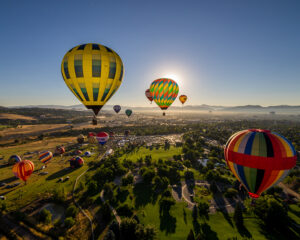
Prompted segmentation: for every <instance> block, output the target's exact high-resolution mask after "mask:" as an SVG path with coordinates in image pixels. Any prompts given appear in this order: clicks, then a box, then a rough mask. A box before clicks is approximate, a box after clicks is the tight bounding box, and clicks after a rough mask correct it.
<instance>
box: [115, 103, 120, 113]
mask: <svg viewBox="0 0 300 240" xmlns="http://www.w3.org/2000/svg"><path fill="white" fill-rule="evenodd" d="M113 108H114V110H115V112H116V113H119V112H120V111H121V106H120V105H115V106H114V107H113Z"/></svg>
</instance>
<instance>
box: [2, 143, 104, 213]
mask: <svg viewBox="0 0 300 240" xmlns="http://www.w3.org/2000/svg"><path fill="white" fill-rule="evenodd" d="M62 144H63V145H65V146H68V145H69V146H72V147H71V150H70V151H71V152H72V151H74V150H76V149H81V150H90V151H92V152H93V151H94V150H92V149H94V148H95V146H89V145H86V146H83V147H79V146H78V145H77V144H75V138H57V139H49V140H44V141H39V142H32V143H28V144H24V145H20V146H15V147H7V148H1V151H0V153H1V155H2V156H4V159H3V160H2V161H1V163H2V164H5V163H6V162H7V159H8V157H9V156H10V155H12V154H18V155H20V156H22V155H23V154H24V153H25V152H27V151H28V150H30V151H31V152H33V151H42V150H50V151H54V149H55V146H57V145H62ZM95 150H96V148H95ZM28 156H31V158H30V160H31V161H32V162H33V163H34V165H35V171H34V173H33V174H32V175H31V177H30V178H29V180H28V181H27V184H26V185H25V184H24V183H23V182H21V181H20V180H19V179H16V178H15V177H14V175H13V173H12V170H11V169H12V166H5V165H1V168H0V182H4V183H7V184H13V183H16V182H21V184H20V185H19V186H17V187H15V188H13V189H5V187H0V195H5V196H6V198H7V201H6V202H7V204H8V209H11V210H12V209H17V208H20V207H22V206H25V205H26V204H28V203H30V202H32V201H33V200H35V199H39V198H40V197H39V196H41V195H44V194H46V193H47V192H51V191H53V190H55V189H58V188H64V190H65V192H66V193H68V192H70V190H71V189H72V186H73V182H74V181H75V178H76V176H77V175H79V174H80V172H82V171H84V170H86V168H88V166H87V163H88V162H89V161H91V160H94V159H95V157H97V156H98V154H97V152H96V153H95V154H94V155H93V156H92V157H90V158H86V157H84V160H85V165H84V166H83V167H81V168H79V169H75V170H72V169H69V162H68V160H69V159H70V158H71V157H70V156H62V157H61V156H55V157H53V158H52V159H51V161H50V162H49V164H48V165H47V168H45V169H44V170H42V171H43V172H48V174H47V175H39V173H40V171H39V169H41V167H42V166H43V164H42V163H41V162H40V161H39V160H38V154H36V153H33V154H30V155H26V156H24V157H23V158H26V157H27V158H28ZM66 176H69V177H70V179H69V180H68V181H65V182H58V180H59V179H60V178H61V177H63V178H65V177H66Z"/></svg>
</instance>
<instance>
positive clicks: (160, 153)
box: [120, 146, 181, 162]
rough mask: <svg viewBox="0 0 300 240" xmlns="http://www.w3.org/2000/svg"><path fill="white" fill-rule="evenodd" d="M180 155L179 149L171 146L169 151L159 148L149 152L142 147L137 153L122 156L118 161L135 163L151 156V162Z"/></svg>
mask: <svg viewBox="0 0 300 240" xmlns="http://www.w3.org/2000/svg"><path fill="white" fill-rule="evenodd" d="M178 154H181V147H174V146H171V148H170V149H169V150H164V149H163V148H162V147H160V148H159V149H158V150H157V149H155V148H153V149H152V150H150V149H149V148H148V149H147V148H145V147H142V148H140V149H139V150H138V151H137V152H134V153H129V154H124V155H123V156H122V157H121V158H120V160H121V161H123V160H124V159H127V160H131V161H133V162H136V161H137V160H138V159H139V158H143V159H145V157H146V156H147V155H151V156H152V160H154V161H157V160H158V159H162V160H168V159H172V157H173V155H178Z"/></svg>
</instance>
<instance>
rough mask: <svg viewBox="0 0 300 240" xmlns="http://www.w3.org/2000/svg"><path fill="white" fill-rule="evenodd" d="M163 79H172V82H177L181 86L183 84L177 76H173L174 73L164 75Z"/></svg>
mask: <svg viewBox="0 0 300 240" xmlns="http://www.w3.org/2000/svg"><path fill="white" fill-rule="evenodd" d="M163 77H165V78H171V79H172V80H174V81H175V82H177V84H178V85H179V86H181V85H182V82H181V81H180V77H179V76H178V75H177V74H173V73H169V74H164V75H163Z"/></svg>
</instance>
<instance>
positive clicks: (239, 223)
mask: <svg viewBox="0 0 300 240" xmlns="http://www.w3.org/2000/svg"><path fill="white" fill-rule="evenodd" d="M233 220H234V222H235V225H236V227H237V228H238V229H240V228H242V227H243V226H244V218H243V209H242V206H241V203H240V202H237V204H236V206H235V209H234V214H233Z"/></svg>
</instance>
